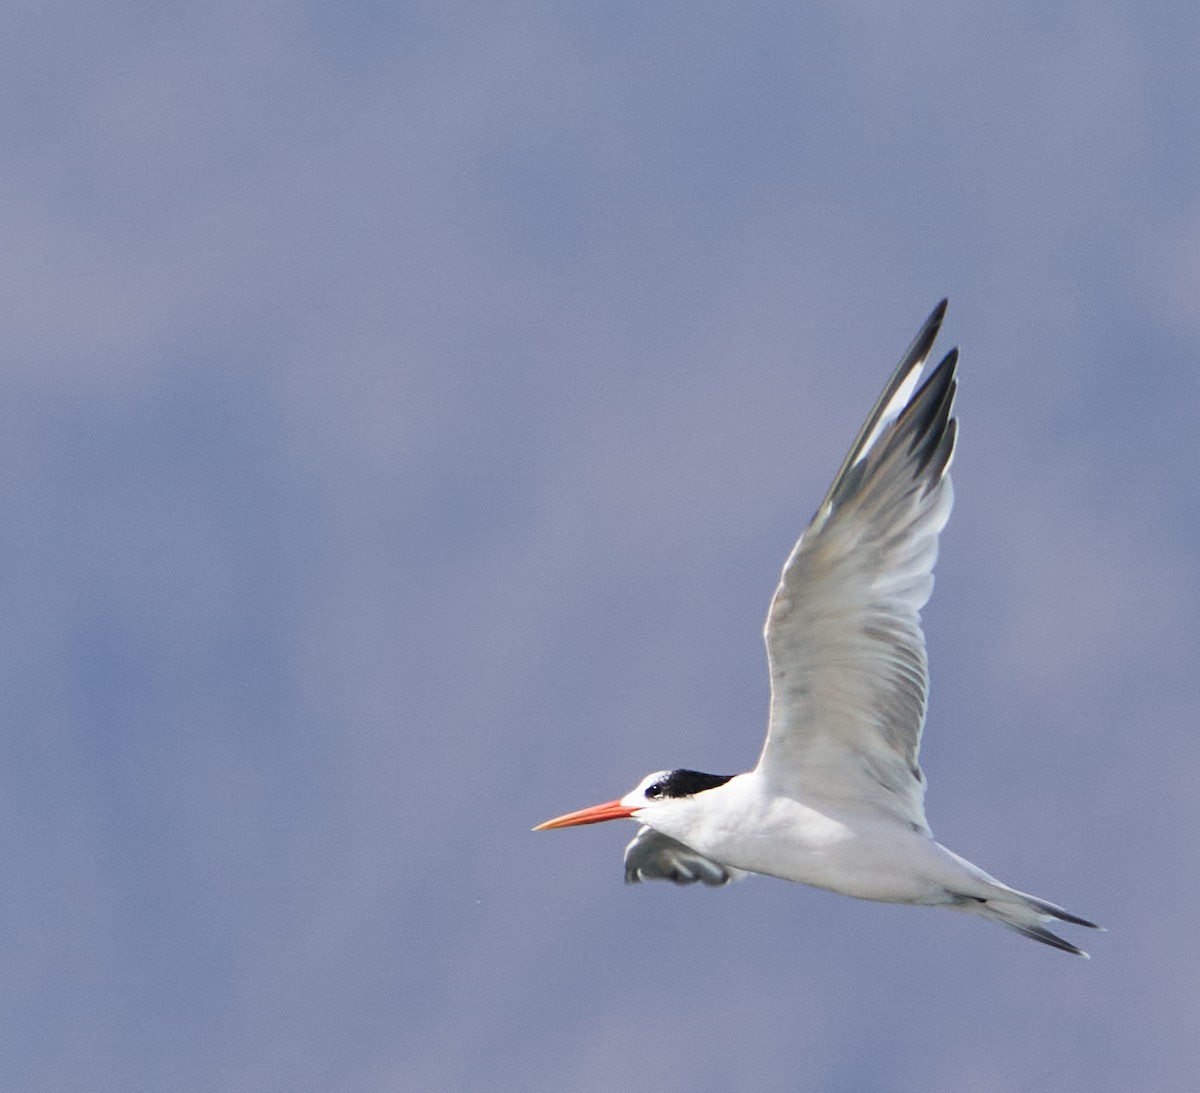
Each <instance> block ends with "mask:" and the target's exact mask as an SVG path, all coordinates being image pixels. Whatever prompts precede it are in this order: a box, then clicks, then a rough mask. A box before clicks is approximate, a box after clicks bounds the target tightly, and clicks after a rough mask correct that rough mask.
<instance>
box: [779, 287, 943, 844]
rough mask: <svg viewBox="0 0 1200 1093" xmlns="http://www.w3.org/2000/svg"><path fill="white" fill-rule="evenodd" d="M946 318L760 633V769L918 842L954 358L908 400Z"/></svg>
mask: <svg viewBox="0 0 1200 1093" xmlns="http://www.w3.org/2000/svg"><path fill="white" fill-rule="evenodd" d="M945 307H946V302H945V301H944V300H943V301H942V302H941V303H940V304H939V305H938V307H937V308H935V309H934V311H933V313H932V314H931V315H930V316H929V319H928V320H926V323H925V325H924V326H923V327H922V329H921V332H920V333H919V334H918V335H917V337H916V339H915V340H914V341H913V344H912V345H911V346H910V347H909V350H908V352H907V353H906V354H905V355H904V358H903V359H902V360H901V362H900V364H899V365H898V366H897V368H896V370H895V372H893V374H892V377H891V379H890V380H889V382H888V385H887V386H886V387H885V388H884V391H883V393H882V394H881V395H880V397H879V399H878V401H877V402H876V404H875V407H874V408H873V409H872V411H871V413H870V415H869V416H868V417H867V420H866V422H865V423H864V424H863V427H862V429H861V430H860V431H859V434H858V437H857V438H856V439H855V442H854V444H853V445H852V447H851V449H850V452H849V454H848V455H847V456H846V459H845V461H844V462H843V463H842V466H841V469H840V470H839V471H838V474H837V476H836V477H835V478H834V481H833V485H832V486H831V487H830V489H829V493H828V494H827V495H826V497H825V500H824V501H823V502H822V503H821V506H820V507H819V508H818V510H817V513H816V515H815V516H814V517H813V520H812V522H811V523H810V524H809V526H808V528H807V530H806V531H805V532H804V534H803V535H802V536H801V537H800V540H799V541H798V542H797V543H796V546H795V548H794V549H793V550H792V553H791V555H790V556H789V557H788V560H787V563H786V564H785V565H784V568H783V573H782V576H781V578H780V582H779V587H778V588H777V590H776V592H775V596H774V598H773V599H772V601H771V607H770V611H769V612H768V615H767V623H766V628H765V638H766V644H767V656H768V660H769V662H770V669H771V717H770V725H769V728H768V731H767V741H766V744H765V745H764V747H763V752H762V755H761V757H760V758H759V763H758V770H759V772H760V773H763V774H764V775H766V776H768V777H769V778H770V779H772V780H773V781H774V782H775V783H776V784H778V785H780V787H781V788H785V789H788V788H790V789H793V790H795V791H798V792H801V793H803V795H804V796H805V799H807V800H826V801H829V802H831V803H834V804H836V803H837V802H838V801H853V802H854V803H855V804H857V805H862V804H864V803H865V804H868V805H872V806H874V807H876V808H878V809H879V810H881V811H883V812H886V813H888V814H890V815H892V816H894V817H896V818H898V819H901V820H903V821H904V822H907V823H909V824H911V825H913V826H914V827H917V828H919V829H921V830H925V831H927V830H928V827H927V825H926V822H925V812H924V803H923V802H924V794H925V779H924V776H923V775H922V773H921V769H920V766H919V765H918V762H917V756H918V752H919V749H920V743H921V730H922V727H923V725H924V722H925V707H926V697H927V693H928V672H927V665H926V657H925V636H924V634H923V633H922V631H921V616H920V612H921V608H922V607H923V606H924V605H925V603H926V602H927V601H928V599H929V596H930V593H931V592H932V590H933V566H934V562H935V561H936V560H937V547H938V535H939V533H940V532H941V530H942V528H943V527H944V526H945V523H946V520H947V519H948V518H949V515H950V508H951V505H952V504H953V490H952V487H951V485H950V478H949V475H948V473H947V472H948V469H949V466H950V462H951V459H952V457H953V454H954V445H955V440H956V436H957V423H956V421H955V419H954V416H953V408H954V394H955V389H956V379H955V371H956V367H957V362H958V351H957V350H951V352H950V353H948V354H947V355H946V357H945V358H944V359H943V360H942V362H941V363H940V364H939V365H938V366H937V368H935V369H934V370H933V372H932V373H931V374H930V376H929V378H928V379H927V380H926V381H925V383H924V384H923V385H922V386H921V387H920V389H919V390H915V389H916V385H917V382H918V381H919V379H920V375H921V372H922V370H923V368H924V365H925V361H926V359H927V358H928V356H929V352H930V350H931V349H932V347H933V342H934V339H935V338H936V336H937V333H938V329H939V327H940V325H941V321H942V316H943V315H944V314H945ZM914 390H915V393H914Z"/></svg>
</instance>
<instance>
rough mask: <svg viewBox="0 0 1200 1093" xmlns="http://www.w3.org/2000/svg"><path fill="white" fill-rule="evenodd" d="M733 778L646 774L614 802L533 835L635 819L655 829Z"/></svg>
mask: <svg viewBox="0 0 1200 1093" xmlns="http://www.w3.org/2000/svg"><path fill="white" fill-rule="evenodd" d="M731 777H733V776H732V775H730V774H702V773H701V772H700V771H698V770H659V771H655V772H654V773H653V774H647V775H646V777H645V778H643V779H642V780H641V781H640V782H638V784H637V785H636V786H635V787H634V788H633V789H632V790H630V791H629V792H628V793H626V794H625V796H624V797H619V798H617V800H615V801H606V802H605V803H604V804H602V805H592V806H591V807H590V808H581V809H580V810H579V811H578V812H568V813H567V814H566V815H565V816H557V817H555V818H554V819H553V820H547V821H546V822H545V823H544V824H538V825H537V827H535V828H534V829H533V830H534V831H547V830H549V829H550V828H554V827H577V826H578V825H580V824H598V823H601V822H603V821H604V820H625V819H634V820H637V821H639V822H640V823H645V824H649V825H650V826H651V827H658V826H659V825H658V824H656V823H655V822H654V821H655V818H656V817H657V816H660V815H665V814H667V813H672V812H675V811H677V810H678V809H679V808H680V806H681V805H682V804H683V802H685V801H690V800H691V799H692V798H693V797H694V796H695V795H696V794H697V793H702V792H703V791H704V790H707V789H716V787H717V786H723V785H724V784H725V783H726V782H728V781H729V779H730V778H731Z"/></svg>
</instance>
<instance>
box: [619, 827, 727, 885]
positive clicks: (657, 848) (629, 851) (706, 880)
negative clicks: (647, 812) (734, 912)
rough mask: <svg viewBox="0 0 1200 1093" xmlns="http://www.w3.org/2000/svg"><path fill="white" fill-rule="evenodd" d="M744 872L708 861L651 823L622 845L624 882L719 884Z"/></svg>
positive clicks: (725, 882)
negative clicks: (649, 881)
mask: <svg viewBox="0 0 1200 1093" xmlns="http://www.w3.org/2000/svg"><path fill="white" fill-rule="evenodd" d="M745 875H746V874H745V873H744V872H743V871H742V870H741V869H733V868H731V867H730V866H727V865H720V864H718V863H717V862H715V861H711V860H710V859H708V858H706V857H705V856H704V855H703V854H697V853H696V851H695V850H693V849H692V848H691V847H690V846H684V844H683V843H681V842H679V840H678V839H672V838H671V837H670V836H669V835H663V834H661V833H659V832H657V831H655V830H654V828H652V827H643V828H640V829H639V830H638V833H637V834H636V835H635V836H634V837H633V841H632V842H631V843H630V844H629V845H628V846H627V847H625V883H626V884H637V883H638V882H639V881H643V880H669V881H674V882H675V883H676V884H695V883H696V882H697V881H700V882H701V883H702V884H708V885H711V886H712V887H714V888H719V887H720V886H721V885H723V884H728V883H729V882H730V881H732V880H741V878H742V877H744V876H745Z"/></svg>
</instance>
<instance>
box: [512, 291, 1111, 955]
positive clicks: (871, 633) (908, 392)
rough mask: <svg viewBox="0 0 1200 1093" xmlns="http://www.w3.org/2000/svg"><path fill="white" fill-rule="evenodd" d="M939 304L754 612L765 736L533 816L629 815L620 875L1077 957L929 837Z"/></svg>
mask: <svg viewBox="0 0 1200 1093" xmlns="http://www.w3.org/2000/svg"><path fill="white" fill-rule="evenodd" d="M945 312H946V301H945V300H943V301H942V302H941V303H940V304H938V306H937V307H936V308H934V310H933V312H932V313H931V314H930V316H929V318H928V319H927V320H926V321H925V325H924V326H923V327H922V328H921V330H920V332H919V333H918V334H917V336H916V338H915V339H914V341H913V343H912V345H911V346H910V347H909V349H908V352H906V353H905V354H904V357H903V358H902V359H901V361H900V363H899V365H898V366H897V367H896V370H895V371H894V372H893V373H892V377H891V379H890V380H889V381H888V384H887V386H886V387H885V388H884V389H883V393H882V394H881V395H880V396H879V399H878V400H877V401H876V403H875V406H874V408H873V409H872V410H871V413H870V415H869V416H868V417H867V420H866V422H865V424H864V425H863V427H862V429H860V430H859V433H858V436H857V438H856V439H855V441H854V444H853V445H852V446H851V448H850V452H849V454H848V455H847V456H846V459H845V461H844V462H843V463H842V466H841V469H840V470H839V471H838V473H837V475H836V476H835V477H834V480H833V485H832V486H831V487H830V489H829V493H828V494H827V495H826V496H825V499H824V501H822V502H821V505H820V507H819V508H818V509H817V512H816V515H815V516H814V517H813V519H812V521H811V522H810V523H809V525H808V528H807V529H806V530H805V532H804V534H803V535H801V536H800V539H799V541H798V542H797V543H796V545H795V547H794V548H793V549H792V552H791V554H790V555H789V556H788V559H787V562H786V563H785V564H784V567H783V574H782V576H781V578H780V581H779V586H778V588H777V589H776V591H775V595H774V597H773V598H772V600H771V606H770V609H769V611H768V613H767V621H766V627H765V630H764V636H765V639H766V645H767V660H768V662H769V666H770V674H771V705H770V716H769V719H768V727H767V739H766V743H765V744H764V745H763V749H762V753H761V755H760V756H759V759H758V765H757V766H755V768H754V769H753V770H751V771H748V772H746V773H745V774H737V775H719V774H703V773H700V772H699V771H694V770H684V769H680V770H664V771H658V772H656V773H654V774H649V775H647V776H646V777H645V778H643V779H642V780H641V782H639V783H638V785H637V786H636V788H634V789H633V790H632V791H631V792H629V793H627V794H626V795H625V796H624V797H621V798H619V799H618V800H615V801H609V802H607V803H605V804H600V805H594V806H593V807H591V808H584V809H580V810H579V811H577V812H569V813H567V814H566V815H565V816H559V817H557V818H556V819H553V820H548V821H546V823H543V824H539V825H538V827H536V828H535V829H534V830H535V831H541V830H545V829H547V828H559V827H573V826H576V825H578V824H593V823H600V822H601V821H604V820H618V819H631V820H634V821H636V822H637V823H638V824H640V825H641V826H640V829H639V830H638V833H637V835H635V836H634V838H633V841H632V842H631V843H630V844H629V845H628V846H627V847H626V848H625V879H626V881H627V882H629V883H631V884H632V883H637V882H639V881H643V880H670V881H674V882H675V883H676V884H693V883H696V882H700V883H702V884H706V885H712V886H720V885H724V884H728V883H729V882H730V881H732V880H738V879H740V878H742V877H743V876H745V875H746V874H747V873H765V874H767V875H768V876H773V877H780V878H782V879H784V880H790V881H796V882H798V883H801V884H808V885H813V886H815V887H817V888H824V889H828V890H829V891H832V892H841V893H843V894H845V895H848V896H854V897H857V898H858V899H867V900H878V901H881V902H886V903H907V904H916V905H922V906H933V907H948V908H952V909H954V910H957V911H966V912H969V913H971V914H975V915H982V916H983V917H984V918H988V919H991V920H992V921H993V922H998V923H1000V924H1001V925H1003V926H1007V927H1008V928H1009V929H1012V930H1016V931H1017V932H1018V933H1020V934H1024V935H1025V936H1026V937H1029V938H1033V939H1034V940H1035V941H1041V942H1043V943H1045V944H1047V945H1053V946H1054V947H1055V948H1058V949H1062V950H1065V951H1066V952H1069V953H1075V954H1077V955H1079V956H1083V957H1086V956H1087V955H1088V954H1087V953H1086V952H1084V951H1083V950H1082V949H1080V948H1078V947H1077V946H1075V945H1072V944H1071V943H1070V942H1069V941H1066V940H1064V939H1063V938H1061V937H1058V936H1057V935H1056V934H1054V933H1051V931H1050V930H1048V929H1046V924H1047V923H1051V922H1055V921H1058V922H1068V923H1072V924H1074V925H1076V926H1087V927H1090V928H1092V929H1099V928H1100V927H1098V926H1096V924H1095V923H1093V922H1089V921H1088V920H1087V919H1084V918H1080V917H1079V916H1077V915H1073V914H1070V913H1069V912H1067V911H1064V910H1063V909H1062V908H1061V907H1057V906H1055V905H1054V904H1053V903H1048V902H1046V901H1045V900H1041V899H1037V898H1035V897H1034V896H1031V895H1028V894H1027V893H1025V892H1019V891H1017V890H1016V889H1015V888H1010V887H1008V885H1006V884H1002V883H1001V882H1000V881H998V880H996V878H995V877H992V876H989V875H988V874H987V873H985V872H984V871H983V870H982V869H980V868H979V867H978V866H975V865H972V864H971V862H969V861H967V860H966V859H964V858H961V857H959V856H958V855H957V854H955V853H953V852H952V851H950V850H948V849H946V847H944V846H942V845H941V844H940V843H938V842H936V841H935V840H934V838H933V834H932V832H931V831H930V828H929V824H928V823H927V822H926V819H925V807H924V799H925V776H924V774H923V773H922V771H921V768H920V766H919V765H918V762H917V753H918V750H919V748H920V744H921V731H922V728H923V727H924V723H925V708H926V701H927V694H928V683H929V680H928V670H927V663H926V654H925V635H924V633H923V632H922V630H921V614H920V612H921V608H922V607H924V606H925V604H926V603H927V602H928V600H929V596H930V593H931V592H932V590H933V566H934V562H935V560H936V559H937V552H938V535H939V534H940V532H941V530H942V528H943V527H944V526H945V524H946V521H947V519H948V518H949V516H950V508H951V505H952V503H953V490H952V488H951V484H950V476H949V469H950V462H951V459H952V457H953V455H954V448H955V440H956V438H957V434H958V422H957V419H956V418H955V416H954V395H955V388H956V379H955V370H956V368H957V365H958V350H957V349H951V350H950V352H949V353H947V354H946V356H945V357H944V358H943V359H942V361H941V363H940V364H938V366H937V367H936V368H934V369H933V371H932V372H931V373H930V374H929V377H928V379H926V380H925V382H924V383H923V384H922V385H921V386H920V388H919V389H918V387H917V384H918V383H919V382H920V380H921V375H922V372H923V371H924V368H925V363H926V360H927V359H928V357H929V354H930V351H931V350H932V348H933V343H934V340H935V339H936V337H937V334H938V330H939V329H940V327H941V323H942V318H943V316H944V315H945Z"/></svg>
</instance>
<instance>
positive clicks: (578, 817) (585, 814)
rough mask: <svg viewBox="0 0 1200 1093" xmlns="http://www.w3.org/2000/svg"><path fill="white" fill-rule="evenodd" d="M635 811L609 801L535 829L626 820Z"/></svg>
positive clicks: (570, 813) (550, 821)
mask: <svg viewBox="0 0 1200 1093" xmlns="http://www.w3.org/2000/svg"><path fill="white" fill-rule="evenodd" d="M635 811H637V810H636V809H632V808H630V807H629V806H628V805H623V804H621V802H620V801H608V802H607V803H606V804H602V805H592V807H591V808H581V809H580V810H579V811H578V812H568V813H567V814H566V815H565V816H558V817H557V818H555V819H553V820H547V821H546V822H545V823H544V824H538V825H537V827H535V828H534V829H533V830H534V831H549V830H550V828H552V827H577V826H578V825H579V824H598V823H602V822H603V821H604V820H625V819H628V818H629V817H630V816H632V815H633V814H634V812H635Z"/></svg>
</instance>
